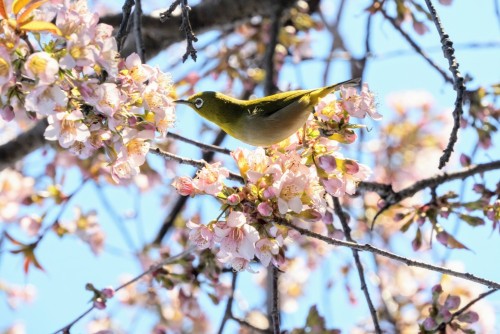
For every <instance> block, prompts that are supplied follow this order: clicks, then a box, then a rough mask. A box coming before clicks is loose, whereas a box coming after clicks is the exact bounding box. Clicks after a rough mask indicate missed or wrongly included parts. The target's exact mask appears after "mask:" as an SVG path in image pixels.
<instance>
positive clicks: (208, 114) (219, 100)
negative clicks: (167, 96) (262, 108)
mask: <svg viewBox="0 0 500 334" xmlns="http://www.w3.org/2000/svg"><path fill="white" fill-rule="evenodd" d="M232 100H234V99H231V98H230V97H228V96H226V95H224V94H221V93H217V92H201V93H196V94H194V95H191V96H190V97H188V98H187V99H186V100H176V101H174V102H175V103H178V104H185V105H187V106H189V107H191V108H192V109H194V110H195V111H196V112H197V113H198V114H200V115H201V116H202V117H204V118H206V119H208V120H209V121H212V122H214V123H215V124H217V125H219V126H220V125H221V124H222V123H226V122H227V121H228V118H232V117H231V111H233V110H232V109H234V103H231V102H232Z"/></svg>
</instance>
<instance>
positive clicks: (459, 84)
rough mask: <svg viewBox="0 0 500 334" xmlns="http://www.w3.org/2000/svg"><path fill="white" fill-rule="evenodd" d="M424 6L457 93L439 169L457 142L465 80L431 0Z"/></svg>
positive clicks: (450, 42) (427, 0) (426, 0)
mask: <svg viewBox="0 0 500 334" xmlns="http://www.w3.org/2000/svg"><path fill="white" fill-rule="evenodd" d="M425 4H426V5H427V8H429V11H430V13H431V16H432V21H434V25H435V26H436V29H437V31H438V33H439V37H441V44H442V45H443V54H444V57H445V58H446V59H447V60H448V63H449V65H450V68H449V69H450V72H451V74H452V75H453V89H454V90H455V91H456V92H457V97H456V99H455V109H454V110H453V129H452V130H451V134H450V139H449V140H448V145H447V146H446V148H445V149H444V151H443V155H442V156H441V158H439V169H441V168H443V167H444V166H445V165H446V163H447V162H448V161H449V160H450V157H451V153H452V152H453V146H455V143H456V142H457V140H458V129H460V119H461V118H462V114H463V112H464V111H463V103H464V92H465V80H464V77H463V76H462V74H460V72H459V71H458V66H459V65H458V62H457V59H456V58H455V55H454V53H455V50H454V49H453V42H452V41H451V39H450V36H449V35H448V34H446V33H445V32H444V29H443V26H442V25H441V20H440V19H439V16H438V15H437V12H436V8H434V5H433V4H432V2H431V0H425Z"/></svg>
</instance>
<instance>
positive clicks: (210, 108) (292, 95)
mask: <svg viewBox="0 0 500 334" xmlns="http://www.w3.org/2000/svg"><path fill="white" fill-rule="evenodd" d="M359 82H360V79H359V78H357V79H351V80H347V81H344V82H341V83H338V84H335V85H331V86H326V87H322V88H316V89H305V90H294V91H290V92H284V93H278V94H274V95H270V96H266V97H262V98H259V99H254V100H239V99H235V98H233V97H230V96H227V95H224V94H222V93H218V92H201V93H197V94H194V95H192V96H190V97H189V98H188V99H187V100H177V101H175V102H176V103H180V104H186V105H188V106H190V107H191V108H193V109H194V110H195V111H196V112H197V113H198V114H200V115H201V116H202V117H204V118H206V119H207V120H209V121H211V122H213V123H215V124H217V125H218V126H219V127H220V128H222V130H224V131H225V132H226V133H227V134H229V135H231V136H233V137H234V138H236V139H239V140H241V141H242V142H245V143H247V144H250V145H254V146H270V145H273V144H276V143H278V142H280V141H282V140H284V139H286V138H288V137H289V136H291V135H292V134H293V133H295V132H296V131H297V130H298V129H300V127H301V126H303V125H304V124H305V122H306V120H307V118H308V117H309V115H310V113H311V112H313V108H314V106H315V105H316V104H317V103H318V102H319V99H321V98H323V97H325V96H326V95H327V94H329V93H332V92H334V91H336V90H338V88H339V87H340V86H357V85H359Z"/></svg>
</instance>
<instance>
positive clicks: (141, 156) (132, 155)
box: [127, 138, 150, 167]
mask: <svg viewBox="0 0 500 334" xmlns="http://www.w3.org/2000/svg"><path fill="white" fill-rule="evenodd" d="M149 147H150V143H149V142H148V141H146V140H144V139H142V138H134V139H132V140H130V141H129V142H128V143H127V156H128V158H127V161H128V162H129V163H130V164H131V165H132V166H136V167H139V166H141V165H143V164H144V163H145V162H146V155H147V154H148V152H149Z"/></svg>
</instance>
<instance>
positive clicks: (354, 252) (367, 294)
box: [332, 196, 382, 334]
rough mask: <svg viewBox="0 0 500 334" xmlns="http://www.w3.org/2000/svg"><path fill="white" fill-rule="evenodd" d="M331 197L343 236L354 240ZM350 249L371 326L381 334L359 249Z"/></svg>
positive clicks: (337, 201) (351, 240)
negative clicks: (366, 304) (370, 318)
mask: <svg viewBox="0 0 500 334" xmlns="http://www.w3.org/2000/svg"><path fill="white" fill-rule="evenodd" d="M332 198H333V209H334V210H335V214H336V215H337V217H339V220H340V223H341V224H342V229H343V230H344V234H345V238H346V240H347V241H349V242H354V240H353V239H352V237H351V228H350V227H349V224H348V223H347V218H346V216H345V214H344V212H343V211H342V207H341V206H340V201H339V199H338V197H334V196H332ZM351 251H352V256H353V257H354V263H355V264H356V269H357V271H358V275H359V281H360V283H361V290H363V294H364V295H365V299H366V302H367V303H368V308H369V309H370V314H371V317H372V321H373V326H374V327H375V333H377V334H382V329H381V328H380V324H379V321H378V317H377V310H376V309H375V306H373V302H372V299H371V296H370V291H368V286H367V285H366V279H365V271H364V268H363V264H362V263H361V260H360V258H359V251H358V250H357V249H351Z"/></svg>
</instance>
